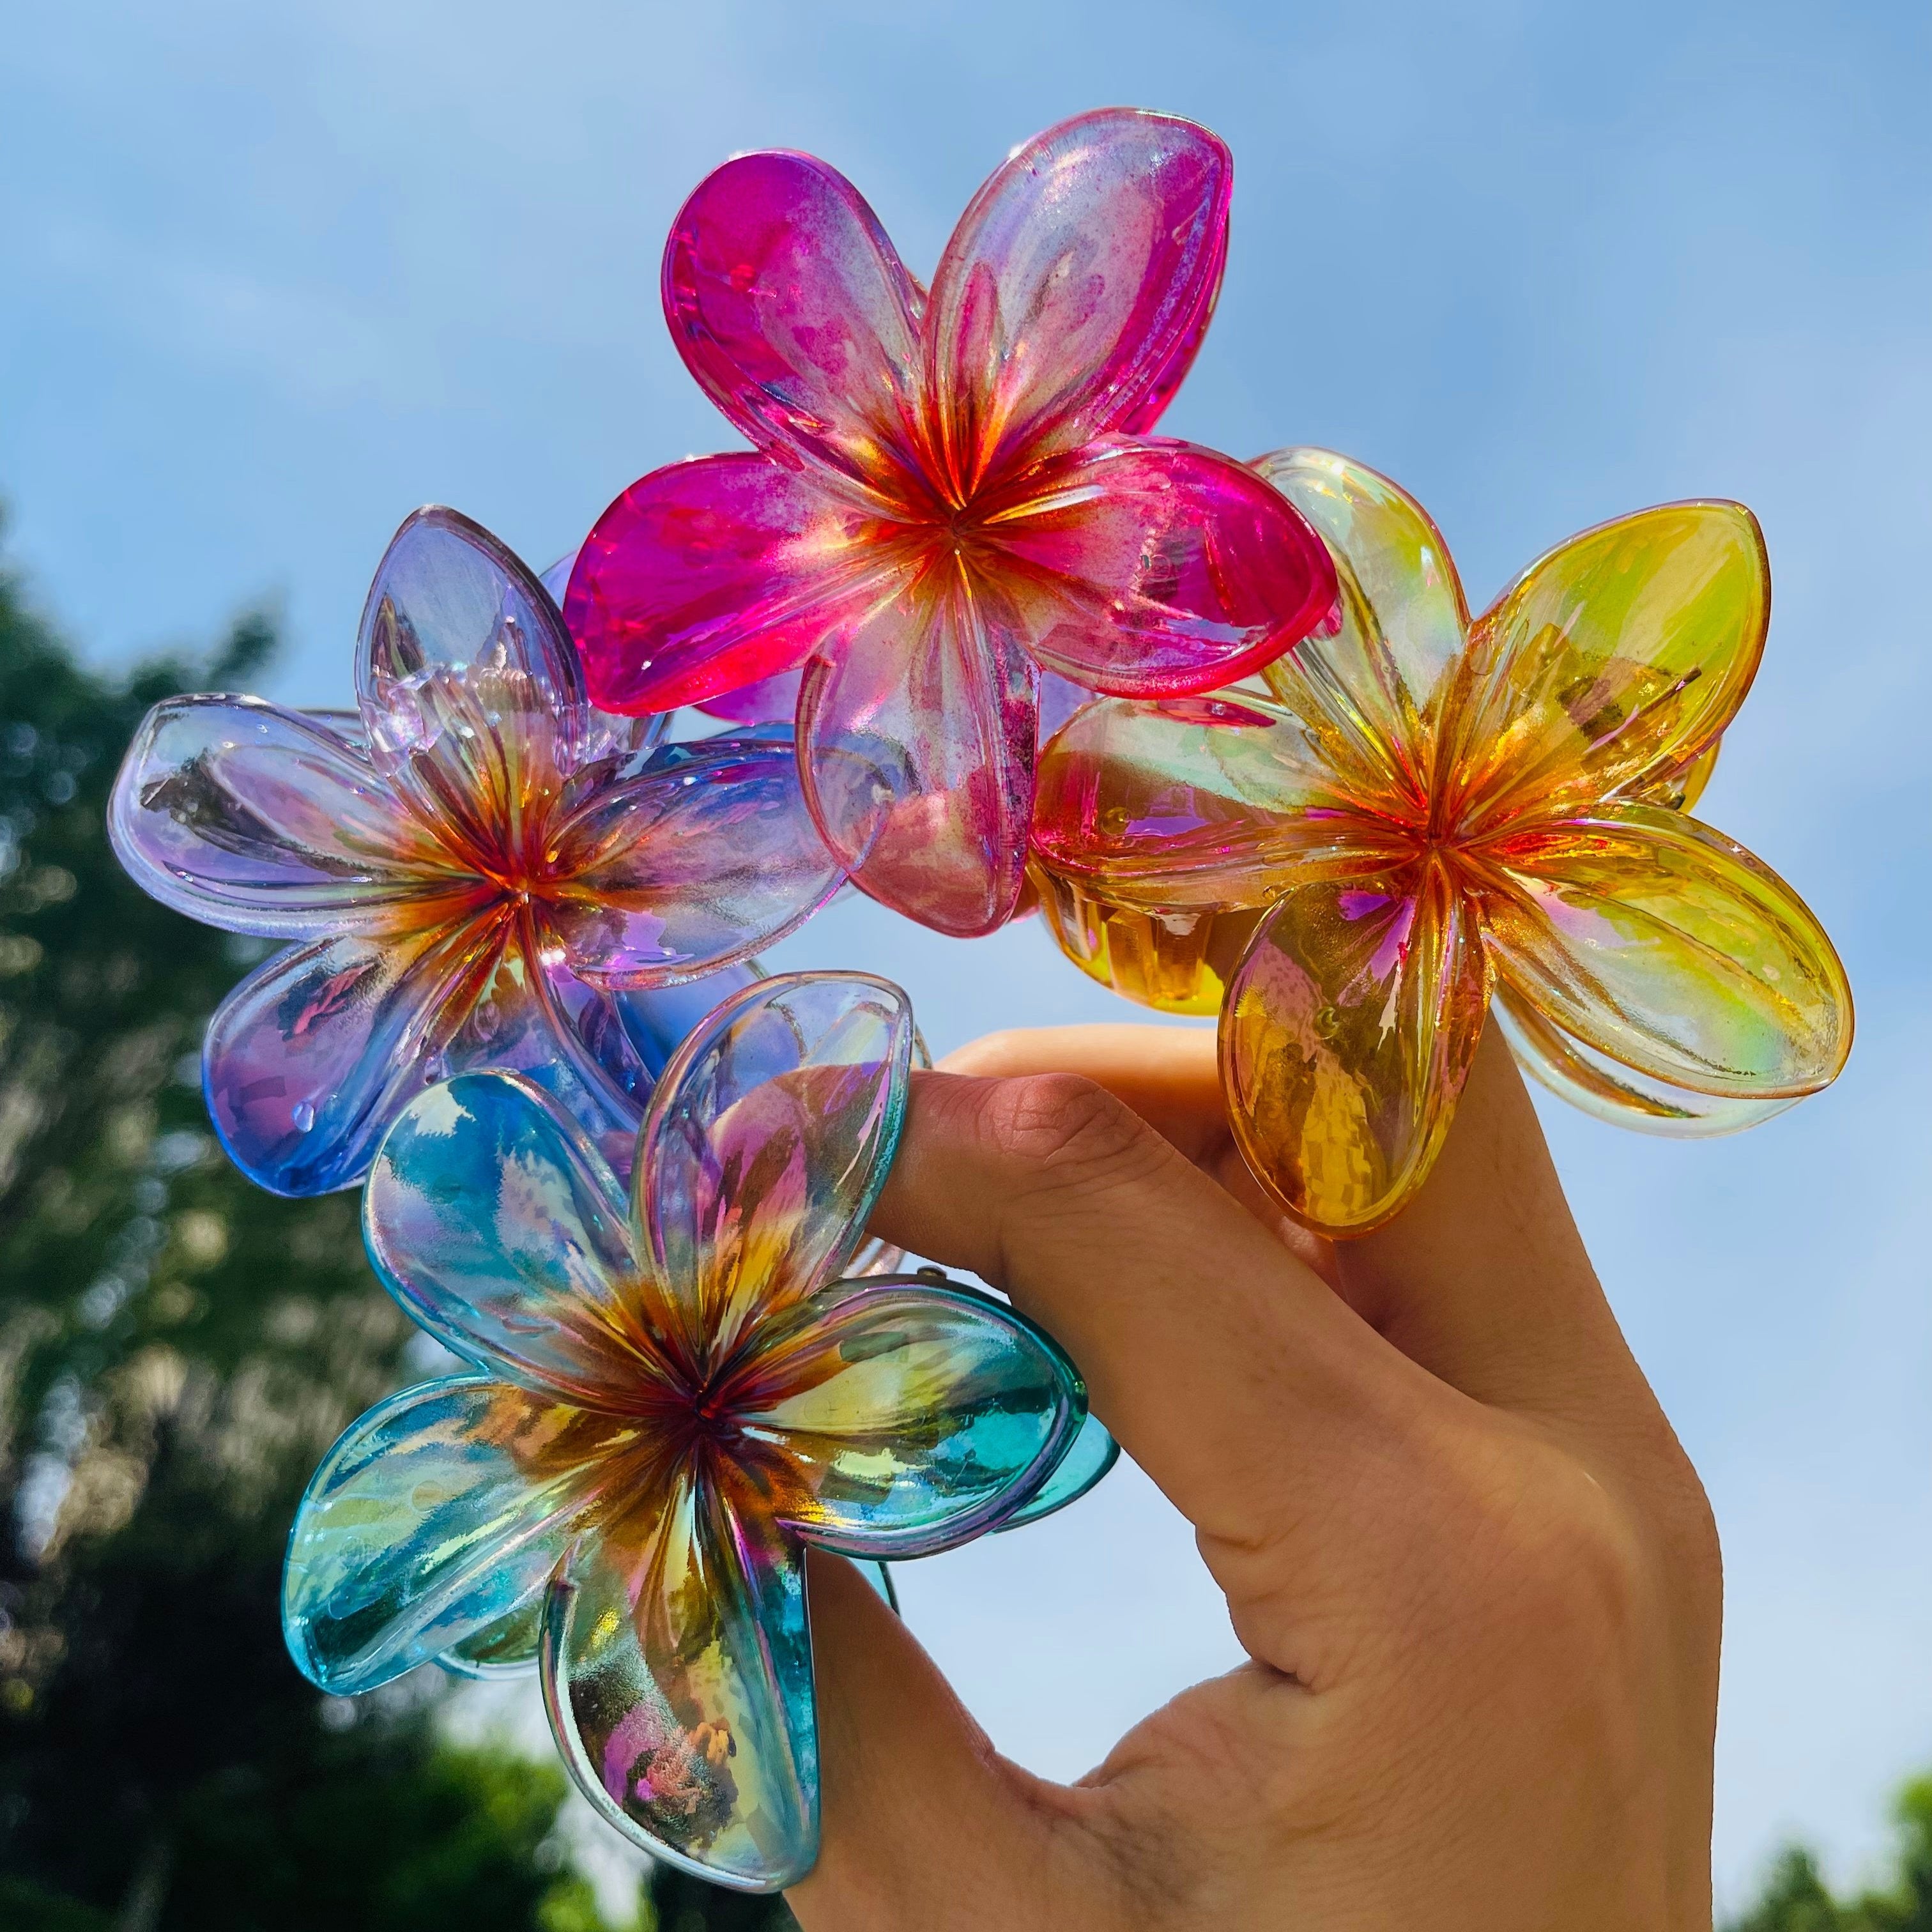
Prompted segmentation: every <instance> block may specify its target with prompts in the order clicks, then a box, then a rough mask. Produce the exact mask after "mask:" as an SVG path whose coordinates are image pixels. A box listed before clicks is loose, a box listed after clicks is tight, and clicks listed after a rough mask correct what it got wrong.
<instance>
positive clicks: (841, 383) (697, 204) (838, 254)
mask: <svg viewBox="0 0 1932 1932" xmlns="http://www.w3.org/2000/svg"><path fill="white" fill-rule="evenodd" d="M918 314H919V292H918V290H917V288H916V286H915V285H914V284H913V279H912V278H911V277H910V275H907V273H906V271H905V266H904V263H901V261H900V260H899V258H898V254H897V253H896V252H895V251H894V249H893V248H892V244H891V242H889V241H888V240H887V239H886V234H885V231H884V230H883V229H882V228H881V227H880V226H879V223H878V217H877V216H876V215H874V214H873V212H872V211H871V209H870V208H868V207H867V206H866V205H865V201H864V199H863V198H862V196H860V194H859V191H858V190H857V189H856V188H855V187H853V185H852V184H851V183H850V181H847V179H846V178H845V177H844V175H841V174H840V173H839V172H838V170H837V169H835V168H831V167H828V166H826V164H825V163H823V161H820V160H814V158H813V157H811V155H809V154H789V153H784V152H771V153H764V154H740V155H739V156H738V157H736V159H734V160H729V161H727V162H726V163H724V166H722V167H721V168H718V169H714V170H713V171H712V172H711V173H710V174H709V175H706V176H705V178H704V179H703V181H700V183H699V184H698V185H697V189H696V190H695V191H694V193H692V195H691V199H689V200H688V201H687V202H685V205H684V206H683V208H682V209H681V210H680V211H679V214H678V217H677V220H676V222H675V223H673V226H672V228H671V232H670V239H669V240H668V241H667V243H666V244H665V246H664V320H666V322H667V323H669V324H670V333H671V339H672V341H674V342H675V343H676V344H677V347H678V351H679V354H680V355H682V356H683V358H684V360H685V367H686V368H688V369H689V370H690V371H691V374H693V375H694V376H695V377H697V380H698V383H699V386H700V387H701V388H702V389H703V390H704V392H705V393H706V395H708V396H709V397H710V398H711V399H712V401H713V402H715V404H717V405H718V407H719V408H720V409H721V410H723V411H724V413H725V415H726V416H728V417H729V418H730V419H731V421H732V422H733V424H735V425H736V427H737V428H739V429H740V430H742V431H743V432H744V434H745V435H746V436H748V437H750V439H751V441H752V442H753V443H756V444H757V446H759V447H760V449H766V450H772V451H775V452H778V454H779V455H780V456H781V458H782V459H783V460H785V461H786V463H787V466H790V467H796V465H797V463H798V462H799V459H800V458H803V459H804V460H805V462H806V463H808V464H809V465H810V466H811V468H812V469H813V470H814V472H817V474H818V475H820V476H823V477H824V478H826V479H827V480H828V481H833V480H835V481H837V482H838V483H840V484H843V485H844V486H846V487H847V488H849V489H850V490H852V491H853V494H855V495H856V496H860V497H865V496H870V495H871V493H872V490H873V488H874V485H875V484H877V482H878V481H879V480H880V478H881V477H882V476H891V475H899V476H909V475H911V474H912V473H913V472H915V471H916V469H917V467H918V458H917V455H916V451H917V448H918V424H919V354H918V341H919V323H918Z"/></svg>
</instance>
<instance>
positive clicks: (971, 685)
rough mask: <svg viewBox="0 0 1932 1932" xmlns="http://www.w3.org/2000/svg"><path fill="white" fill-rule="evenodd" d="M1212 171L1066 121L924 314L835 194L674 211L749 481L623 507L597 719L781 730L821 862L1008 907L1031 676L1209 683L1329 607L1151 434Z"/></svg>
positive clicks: (1198, 154)
mask: <svg viewBox="0 0 1932 1932" xmlns="http://www.w3.org/2000/svg"><path fill="white" fill-rule="evenodd" d="M1231 188H1232V162H1231V160H1230V158H1229V154H1228V151H1227V149H1226V148H1225V147H1224V146H1223V145H1222V143H1221V142H1220V141H1219V140H1218V139H1216V138H1215V136H1214V135H1212V134H1211V133H1208V131H1207V130H1205V129H1204V128H1201V127H1196V126H1194V125H1193V124H1192V123H1190V122H1188V121H1180V120H1175V119H1173V118H1170V117H1168V116H1166V115H1157V114H1147V113H1136V112H1133V111H1130V110H1109V111H1106V112H1103V113H1094V114H1087V115H1082V116H1080V117H1079V118H1078V119H1076V120H1073V121H1067V122H1064V123H1063V124H1061V126H1059V127H1055V128H1052V129H1051V130H1049V131H1048V132H1047V133H1044V134H1042V135H1040V136H1039V137H1038V138H1037V139H1034V140H1032V141H1029V142H1026V143H1025V145H1022V147H1020V148H1018V149H1016V151H1015V152H1014V153H1013V155H1012V157H1010V159H1009V160H1007V163H1006V164H1005V166H1003V167H1001V169H999V170H998V172H996V173H995V174H994V175H992V178H990V179H989V181H987V182H986V184H985V185H984V186H983V187H981V189H980V191H979V193H977V195H976V196H974V199H973V201H972V202H971V205H970V206H969V207H968V208H967V210H966V212H965V214H964V215H963V216H962V217H961V219H960V222H959V226H958V227H957V228H956V229H955V230H954V231H953V237H952V239H951V240H950V242H948V243H947V246H946V250H945V252H944V254H943V255H942V257H941V260H940V263H939V268H938V272H937V273H936V274H935V276H934V277H933V280H932V288H931V290H930V291H928V290H925V289H923V288H922V287H920V286H919V284H918V283H917V282H916V281H914V280H913V278H912V277H911V275H909V274H908V273H907V270H906V269H905V267H904V264H903V263H901V261H900V260H899V257H898V254H896V252H895V251H894V249H893V248H892V244H891V242H889V241H888V240H887V239H886V236H885V233H884V231H883V229H881V228H880V225H879V223H878V220H877V217H875V216H874V214H873V213H872V211H871V208H868V206H867V205H866V204H865V202H864V201H863V199H861V197H860V196H859V193H858V191H857V190H856V189H855V188H854V187H853V186H852V184H850V182H849V181H847V180H846V179H845V178H844V176H843V175H840V174H838V172H836V171H835V170H834V169H832V168H829V167H828V166H826V165H825V163H823V162H822V161H818V160H814V159H813V158H812V157H811V156H809V155H806V154H788V153H768V154H744V155H740V156H739V157H737V158H736V159H735V160H731V161H729V162H727V163H726V164H725V165H724V166H723V167H721V168H720V169H718V170H717V171H716V172H715V173H713V174H712V175H710V176H709V177H708V178H706V180H705V181H703V183H702V184H700V186H699V187H698V189H697V192H696V193H694V194H693V195H692V196H691V199H690V200H689V201H688V202H686V204H685V207H684V208H683V211H682V213H680V214H679V217H678V218H677V221H676V226H675V227H674V229H673V232H672V234H671V237H670V243H669V245H668V247H667V251H666V253H665V257H664V309H665V313H666V315H667V318H668V320H669V322H670V329H671V333H672V335H673V338H674V339H675V341H676V343H677V344H678V347H679V350H680V351H681V352H682V354H683V356H684V359H685V363H686V364H687V365H688V367H689V368H690V370H691V374H693V375H694V377H696V378H697V380H698V382H699V383H700V384H701V385H702V386H703V388H704V389H705V390H706V392H707V393H708V394H709V395H710V396H711V398H712V400H713V401H715V402H716V404H718V407H719V408H720V409H721V410H722V411H723V412H724V415H725V416H726V417H727V419H729V420H730V422H731V424H732V425H733V427H734V428H736V429H737V430H739V431H741V432H742V434H744V435H745V436H746V437H748V438H749V439H750V440H751V443H753V445H754V451H753V452H751V453H748V454H742V455H724V456H712V457H705V458H699V459H697V460H692V461H689V462H685V463H674V464H673V465H671V466H670V467H668V468H667V469H659V470H657V471H655V472H652V474H651V475H648V476H646V477H645V478H643V479H642V481H640V482H638V483H637V484H634V485H633V486H632V487H631V488H630V489H629V490H626V491H625V493H624V494H623V495H622V496H620V497H619V499H617V501H616V502H615V503H613V505H611V506H610V508H609V509H608V510H607V511H606V512H605V513H604V516H603V517H602V518H601V520H600V521H599V522H598V525H597V526H596V528H595V529H594V530H593V531H592V533H591V535H590V536H589V539H588V540H587V541H586V542H585V544H584V545H583V548H582V550H580V552H579V553H578V555H577V560H576V563H575V565H574V569H573V571H572V572H571V579H570V586H569V591H568V595H567V596H566V598H565V601H564V613H565V617H566V618H567V619H568V622H569V624H570V626H571V631H572V632H573V633H574V635H575V636H576V637H577V641H578V643H579V645H580V647H581V648H582V650H583V657H584V664H585V667H586V672H587V673H588V676H589V683H590V688H591V691H592V694H593V695H594V696H595V698H596V700H597V701H598V703H601V704H604V705H606V706H609V707H610V708H611V709H613V710H616V711H619V712H655V711H662V710H665V709H669V708H670V707H671V706H676V705H680V704H702V705H704V706H707V707H709V708H710V709H713V710H722V711H724V712H725V713H726V715H730V716H734V717H738V718H761V717H769V716H772V715H778V712H779V710H780V709H781V708H782V711H783V713H784V715H790V712H791V710H792V709H793V706H794V705H795V706H796V718H797V742H798V756H799V765H800V769H801V771H802V774H803V778H804V783H805V793H806V797H807V799H808V803H809V804H810V806H811V811H812V814H813V816H814V817H815V819H816V820H817V823H818V826H819V828H820V831H821V832H823V835H824V837H825V839H826V843H827V844H829V846H830V847H832V850H833V851H834V852H835V853H837V854H838V857H839V859H840V860H841V862H842V863H843V864H844V865H845V866H846V867H847V869H848V870H849V871H850V872H851V873H852V874H853V877H855V878H856V880H857V881H858V883H859V885H860V886H862V888H863V889H865V891H866V892H869V893H871V895H872V896H873V897H874V898H878V899H880V900H882V901H884V902H885V903H886V904H888V905H890V906H892V907H895V908H897V909H898V910H900V911H901V912H903V913H907V914H909V915H910V916H911V917H913V918H914V919H919V920H920V921H922V922H924V923H925V924H926V925H928V926H933V927H935V928H936V929H938V930H940V931H941V932H951V933H959V934H973V933H981V932H989V931H991V930H992V929H993V928H995V927H996V926H999V925H1001V924H1002V923H1003V922H1004V921H1005V920H1007V919H1008V918H1010V917H1011V916H1013V912H1014V910H1015V908H1016V905H1017V904H1018V903H1019V898H1020V893H1021V889H1022V880H1023V874H1024V871H1025V859H1026V843H1027V828H1028V823H1029V821H1030V820H1031V815H1032V808H1033V793H1034V761H1035V757H1036V752H1037V742H1038V739H1039V736H1040V731H1039V712H1040V704H1041V691H1040V685H1041V681H1042V679H1043V676H1054V675H1055V674H1057V675H1058V676H1060V677H1061V678H1064V679H1069V680H1071V681H1073V682H1075V683H1076V684H1077V685H1080V686H1082V687H1085V688H1087V689H1089V690H1091V691H1109V692H1118V693H1128V694H1136V695H1151V694H1160V693H1168V692H1174V691H1199V690H1203V689H1206V688H1209V687H1211V686H1214V685H1221V684H1224V683H1226V682H1228V681H1229V680H1230V679H1234V678H1237V677H1239V676H1241V675H1242V674H1243V673H1244V672H1246V671H1247V670H1250V669H1252V668H1253V667H1255V666H1256V665H1257V664H1261V663H1262V662H1264V661H1265V660H1267V659H1268V658H1271V657H1273V656H1274V655H1277V654H1278V653H1279V652H1280V651H1281V650H1282V649H1283V648H1284V646H1286V645H1288V644H1289V643H1292V642H1293V640H1295V638H1297V637H1301V635H1303V634H1304V633H1305V632H1306V631H1308V630H1309V629H1310V628H1311V626H1313V625H1315V624H1316V623H1317V622H1319V621H1320V620H1321V619H1322V618H1323V617H1324V616H1325V615H1326V614H1327V613H1328V611H1329V610H1330V609H1331V607H1332V605H1333V604H1334V596H1335V582H1334V573H1333V571H1331V568H1330V566H1329V562H1328V557H1327V555H1326V553H1325V551H1324V550H1323V548H1322V544H1321V543H1320V541H1319V540H1318V539H1317V538H1316V537H1315V535H1313V532H1311V531H1310V529H1309V527H1308V526H1307V523H1306V522H1305V521H1304V520H1303V519H1302V518H1301V517H1300V516H1299V515H1298V514H1297V513H1296V512H1295V510H1294V509H1293V508H1292V507H1291V506H1290V505H1289V503H1288V502H1286V500H1285V499H1283V497H1282V496H1280V494H1279V493H1277V491H1276V490H1274V489H1272V488H1271V487H1269V485H1268V484H1267V482H1266V481H1265V480H1264V479H1263V478H1261V477H1260V476H1259V475H1257V474H1256V472H1254V471H1253V469H1249V468H1247V467H1245V466H1243V465H1241V464H1239V463H1235V462H1233V461H1232V460H1229V458H1226V457H1223V456H1220V455H1216V454H1215V453H1214V452H1212V451H1210V450H1207V449H1201V448H1199V447H1197V446H1195V445H1193V444H1190V443H1181V442H1177V441H1175V440H1172V439H1171V438H1163V437H1153V436H1151V435H1150V434H1148V431H1150V430H1151V428H1152V427H1153V425H1154V422H1156V420H1157V419H1158V418H1159V416H1160V413H1161V411H1162V410H1163V408H1164V407H1166V404H1167V402H1168V401H1169V398H1170V397H1171V396H1172V395H1173V393H1174V392H1175V389H1176V388H1177V387H1178V385H1179V383H1180V382H1181V378H1182V377H1183V376H1184V374H1185V373H1186V371H1187V368H1188V366H1189V365H1190V363H1191V362H1192V361H1193V358H1194V355H1195V352H1196V350H1197V349H1198V348H1199V346H1200V344H1201V340H1202V335H1203V333H1204V332H1205V329H1206V328H1207V326H1208V317H1209V316H1210V314H1211V312H1212V310H1213V308H1214V298H1215V296H1216V293H1217V290H1218V289H1219V287H1220V278H1221V272H1222V268H1223V263H1224V262H1225V260H1226V251H1227V223H1228V205H1229V193H1230V190H1231Z"/></svg>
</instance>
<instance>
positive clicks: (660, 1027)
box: [610, 960, 765, 1081]
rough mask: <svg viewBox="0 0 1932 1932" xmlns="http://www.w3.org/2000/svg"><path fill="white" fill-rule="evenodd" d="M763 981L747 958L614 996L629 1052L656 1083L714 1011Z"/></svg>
mask: <svg viewBox="0 0 1932 1932" xmlns="http://www.w3.org/2000/svg"><path fill="white" fill-rule="evenodd" d="M764 977H765V974H764V973H763V970H762V969H761V968H760V966H759V965H758V963H757V961H756V960H745V961H741V962H739V964H738V965H735V966H727V967H725V968H722V969H721V971H718V972H715V973H707V974H706V975H705V976H704V977H703V979H701V980H678V981H676V982H675V983H673V984H671V985H670V986H647V987H644V988H642V989H637V990H634V991H631V992H619V993H613V994H612V995H610V1001H611V1004H612V1005H613V1007H614V1008H615V1010H616V1013H617V1016H618V1018H619V1022H621V1024H622V1027H623V1029H624V1034H625V1039H626V1040H627V1041H628V1043H629V1045H630V1048H631V1052H633V1053H634V1055H636V1056H637V1060H638V1062H639V1064H640V1065H641V1066H642V1067H643V1069H644V1071H645V1072H646V1073H647V1074H648V1075H649V1077H650V1078H651V1079H652V1080H653V1081H655V1079H657V1078H658V1076H659V1075H660V1074H661V1073H663V1072H664V1067H665V1066H666V1064H667V1063H668V1062H669V1061H670V1057H671V1055H673V1053H675V1052H676V1051H677V1049H679V1047H680V1046H682V1045H683V1044H684V1042H685V1039H686V1038H687V1037H688V1036H689V1035H690V1034H691V1033H692V1032H694V1031H695V1030H696V1029H697V1028H698V1027H700V1026H701V1025H703V1023H704V1022H705V1021H706V1020H707V1019H709V1018H710V1017H711V1015H712V1011H713V1010H715V1008H716V1007H719V1006H721V1004H723V1003H724V1001H726V1000H727V999H729V998H730V997H731V996H732V995H733V994H735V993H742V992H743V991H744V990H745V988H746V987H747V986H756V985H757V983H758V982H759V981H760V980H762V979H763V978H764Z"/></svg>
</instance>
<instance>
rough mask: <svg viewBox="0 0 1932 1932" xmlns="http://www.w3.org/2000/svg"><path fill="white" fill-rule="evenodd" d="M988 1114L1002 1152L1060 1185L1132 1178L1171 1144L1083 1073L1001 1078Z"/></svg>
mask: <svg viewBox="0 0 1932 1932" xmlns="http://www.w3.org/2000/svg"><path fill="white" fill-rule="evenodd" d="M983 1125H984V1130H985V1132H986V1136H987V1138H988V1139H989V1141H990V1142H992V1145H993V1147H994V1148H995V1151H996V1152H997V1153H998V1154H1000V1155H1001V1156H1002V1157H1004V1158H1005V1159H1006V1160H1009V1161H1010V1162H1012V1163H1015V1164H1016V1165H1018V1166H1022V1167H1024V1168H1025V1169H1026V1170H1027V1171H1028V1173H1029V1174H1031V1175H1034V1176H1036V1177H1038V1178H1040V1179H1041V1180H1043V1181H1045V1182H1046V1183H1047V1184H1050V1185H1052V1186H1055V1187H1060V1186H1064V1185H1081V1184H1085V1185H1089V1186H1091V1185H1093V1184H1096V1183H1105V1182H1108V1181H1127V1180H1130V1179H1133V1178H1135V1177H1136V1176H1138V1175H1142V1174H1145V1172H1148V1170H1149V1169H1150V1168H1151V1166H1153V1165H1154V1164H1155V1163H1157V1161H1158V1160H1159V1157H1160V1154H1161V1153H1162V1151H1163V1147H1164V1143H1163V1142H1160V1140H1159V1139H1158V1138H1157V1136H1155V1135H1154V1133H1153V1131H1152V1130H1151V1129H1150V1128H1149V1127H1147V1126H1146V1125H1145V1123H1144V1122H1142V1120H1141V1119H1140V1118H1139V1115H1136V1114H1135V1113H1134V1112H1133V1111H1132V1110H1131V1109H1129V1108H1127V1106H1124V1105H1123V1104H1122V1103H1121V1102H1120V1101H1118V1100H1115V1097H1113V1095H1112V1094H1109V1092H1108V1091H1106V1088H1103V1087H1101V1086H1099V1085H1096V1084H1095V1083H1094V1082H1093V1081H1091V1080H1088V1079H1084V1078H1083V1077H1082V1076H1080V1075H1079V1074H1076V1073H1034V1074H1028V1075H1025V1076H1022V1077H1019V1078H1016V1079H1008V1080H999V1081H996V1082H994V1083H993V1085H992V1087H991V1088H990V1089H989V1091H988V1094H987V1096H986V1100H985V1103H984V1109H983Z"/></svg>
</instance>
